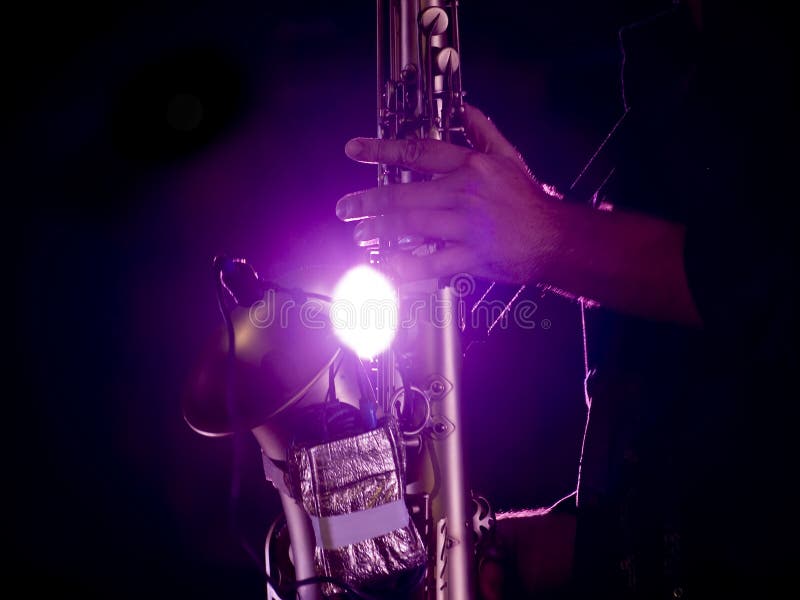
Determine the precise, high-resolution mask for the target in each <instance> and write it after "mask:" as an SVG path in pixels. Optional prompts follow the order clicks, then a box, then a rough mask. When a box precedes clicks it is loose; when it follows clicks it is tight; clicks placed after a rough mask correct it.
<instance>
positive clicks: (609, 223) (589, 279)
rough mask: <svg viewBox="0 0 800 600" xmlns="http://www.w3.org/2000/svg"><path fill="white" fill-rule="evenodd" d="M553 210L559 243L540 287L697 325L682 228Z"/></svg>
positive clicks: (618, 214) (627, 216)
mask: <svg viewBox="0 0 800 600" xmlns="http://www.w3.org/2000/svg"><path fill="white" fill-rule="evenodd" d="M557 210H558V212H559V217H558V218H559V220H561V221H562V224H561V226H560V227H559V232H560V233H559V236H560V238H559V240H558V242H557V243H556V244H555V245H554V250H553V252H552V253H551V256H550V257H549V259H548V260H547V261H545V262H546V266H545V267H543V269H542V272H541V278H542V282H543V283H545V284H549V285H552V286H554V287H556V288H559V289H562V290H566V291H567V292H569V293H571V294H574V295H576V296H583V297H586V298H591V299H592V300H595V301H597V302H599V303H600V304H602V305H604V306H607V307H608V308H611V309H613V310H617V311H619V312H623V313H626V314H631V315H635V316H640V317H644V318H648V319H654V320H661V321H670V322H676V323H682V324H686V325H694V326H699V325H701V324H702V321H701V318H700V315H699V313H698V311H697V308H696V306H695V304H694V301H693V299H692V295H691V292H690V290H689V285H688V282H687V278H686V273H685V269H684V260H683V246H684V238H685V233H686V231H685V227H684V226H683V225H680V224H676V223H671V222H669V221H664V220H661V219H657V218H653V217H649V216H646V215H641V214H636V213H626V212H622V211H597V210H591V209H589V208H587V207H584V206H576V205H570V204H560V205H559V208H558V209H557Z"/></svg>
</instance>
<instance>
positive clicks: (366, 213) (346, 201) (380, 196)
mask: <svg viewBox="0 0 800 600" xmlns="http://www.w3.org/2000/svg"><path fill="white" fill-rule="evenodd" d="M444 181H445V179H437V180H434V181H421V182H416V183H404V184H401V185H385V186H382V187H378V188H372V189H369V190H364V191H361V192H355V193H353V194H347V195H346V196H344V197H342V198H340V199H339V201H338V202H337V203H336V216H337V217H339V218H340V219H341V220H342V221H357V220H360V219H365V218H367V217H377V216H380V215H384V214H389V213H394V212H397V211H400V210H407V209H413V208H454V207H455V206H457V205H458V204H459V202H460V199H459V197H458V196H457V193H456V192H455V191H453V190H452V189H448V188H447V187H446V186H445V185H443V184H442V183H441V182H444Z"/></svg>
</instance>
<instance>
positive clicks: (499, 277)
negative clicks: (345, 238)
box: [336, 106, 701, 326]
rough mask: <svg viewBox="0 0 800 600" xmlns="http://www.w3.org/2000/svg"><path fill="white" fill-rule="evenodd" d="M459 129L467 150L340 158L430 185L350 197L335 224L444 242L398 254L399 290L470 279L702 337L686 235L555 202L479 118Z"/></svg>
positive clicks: (401, 145)
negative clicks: (435, 280) (523, 287)
mask: <svg viewBox="0 0 800 600" xmlns="http://www.w3.org/2000/svg"><path fill="white" fill-rule="evenodd" d="M464 125H465V131H466V133H467V137H468V139H469V140H470V142H471V144H472V148H466V147H463V146H457V145H454V144H448V143H445V142H440V141H437V140H430V139H426V140H378V139H371V138H354V139H352V140H350V141H349V142H348V143H347V145H346V146H345V152H346V154H347V155H348V156H349V157H350V158H352V159H353V160H356V161H358V162H362V163H370V164H376V163H383V164H389V165H396V166H400V167H403V168H407V169H411V170H413V171H416V172H419V173H422V174H425V175H431V176H433V178H432V179H431V180H430V181H423V182H415V183H408V184H403V185H390V186H383V187H379V188H372V189H368V190H364V191H360V192H355V193H352V194H348V195H346V196H344V197H343V198H341V199H340V200H339V202H338V203H337V205H336V214H337V216H338V217H339V218H340V219H342V220H344V221H359V223H358V225H357V226H356V229H355V232H354V237H355V240H356V242H357V243H360V244H362V245H365V244H368V243H370V242H371V241H373V240H375V239H376V238H379V237H382V236H391V237H401V236H406V235H416V236H421V237H424V238H434V239H439V240H443V241H444V247H443V248H441V249H440V250H438V251H437V252H434V253H432V254H429V255H426V256H415V255H412V254H411V253H406V252H396V253H394V254H393V255H392V256H391V258H390V260H389V264H390V268H391V270H392V271H393V274H394V275H395V276H396V277H397V278H398V279H399V280H414V279H424V278H432V277H444V276H449V275H453V274H455V273H471V274H473V275H475V276H478V277H485V278H487V279H492V280H495V281H500V282H505V283H515V284H523V283H524V284H532V283H533V284H542V285H547V286H552V287H554V288H556V289H559V290H563V291H565V292H567V293H568V294H570V295H574V296H576V297H578V296H579V297H585V298H590V299H592V300H594V301H596V302H599V303H600V304H602V305H604V306H607V307H608V308H611V309H613V310H616V311H619V312H623V313H627V314H631V315H635V316H639V317H644V318H648V319H653V320H660V321H669V322H675V323H680V324H685V325H693V326H700V325H701V318H700V316H699V314H698V312H697V308H696V306H695V304H694V301H693V299H692V296H691V293H690V290H689V286H688V282H687V278H686V273H685V269H684V261H683V247H684V239H685V227H684V226H683V225H681V224H678V223H673V222H669V221H665V220H662V219H658V218H653V217H649V216H647V215H643V214H638V213H632V212H624V211H619V210H614V211H598V210H595V209H592V208H591V207H589V206H584V205H577V204H574V203H568V202H564V201H562V200H559V199H558V197H557V196H558V195H557V194H554V193H553V191H552V190H548V189H547V188H546V187H545V186H543V185H542V184H541V183H539V182H538V181H537V180H536V178H535V177H533V176H532V174H531V173H530V170H529V169H528V167H527V166H526V165H525V162H524V161H523V160H522V158H521V157H520V155H519V153H518V152H517V151H516V149H515V148H514V147H513V146H512V145H511V143H509V142H508V140H506V139H505V138H504V137H503V135H502V134H501V133H500V131H499V130H498V129H497V128H496V127H495V126H494V124H493V123H492V122H491V121H490V120H489V119H488V118H487V117H486V116H485V115H484V114H483V113H482V112H481V111H480V110H478V109H477V108H475V107H472V106H466V107H465V110H464Z"/></svg>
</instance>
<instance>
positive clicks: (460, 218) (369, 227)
mask: <svg viewBox="0 0 800 600" xmlns="http://www.w3.org/2000/svg"><path fill="white" fill-rule="evenodd" d="M415 235H416V236H422V237H423V238H435V239H438V240H446V241H458V240H465V239H467V236H468V235H469V223H468V222H467V218H466V216H465V215H464V214H463V213H461V212H459V211H455V210H430V209H413V210H409V211H406V212H402V213H396V214H393V215H388V216H385V217H377V218H374V219H365V220H363V221H361V222H360V223H359V224H358V226H356V229H355V232H354V233H353V237H354V238H355V240H356V242H357V243H359V244H362V245H365V244H368V243H370V242H372V241H373V240H376V239H378V238H393V239H396V238H400V237H405V236H415Z"/></svg>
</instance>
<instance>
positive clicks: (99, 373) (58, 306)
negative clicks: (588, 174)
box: [0, 0, 668, 598]
mask: <svg viewBox="0 0 800 600" xmlns="http://www.w3.org/2000/svg"><path fill="white" fill-rule="evenodd" d="M667 5H668V2H664V1H660V2H659V1H655V0H640V1H639V2H634V1H633V0H626V1H613V2H607V3H598V2H589V1H587V0H565V1H563V2H557V3H556V2H548V3H535V2H521V1H511V2H503V3H498V2H478V1H477V0H465V1H464V2H463V5H462V10H461V16H460V20H461V27H462V65H463V80H464V85H465V88H466V89H467V90H468V100H469V101H470V102H472V103H473V104H475V105H477V106H479V107H481V108H482V109H483V110H484V111H485V112H486V113H487V114H489V115H490V116H491V117H492V118H493V119H494V120H495V122H496V123H497V124H498V126H499V127H500V129H501V130H502V131H504V132H505V133H506V134H507V136H508V137H509V139H510V140H511V141H512V142H513V143H514V144H516V145H517V146H518V147H519V148H520V150H521V151H522V153H523V155H524V156H525V157H526V158H527V160H528V162H529V164H530V166H531V167H532V169H533V171H534V172H535V173H537V175H538V176H539V177H540V179H542V180H545V181H549V182H553V183H555V184H560V185H562V186H563V185H564V184H565V183H568V182H569V181H570V180H571V179H572V177H574V175H575V174H576V172H577V171H578V169H579V167H580V165H581V164H582V163H583V162H584V161H585V160H586V159H587V158H588V157H589V156H590V155H591V152H592V150H593V148H594V147H595V145H596V144H597V143H598V142H599V141H600V140H601V139H602V137H603V134H604V133H605V131H606V130H607V129H608V127H609V126H610V125H611V124H613V122H614V121H615V120H616V118H617V116H618V115H619V114H620V111H621V102H620V98H619V68H620V57H619V52H618V48H617V37H616V32H617V29H618V27H619V26H620V25H622V24H624V23H626V22H629V21H631V20H633V19H635V18H637V17H639V16H642V15H645V14H649V13H651V12H653V11H654V10H656V9H659V8H662V7H665V6H667ZM4 21H5V28H4V29H5V31H4V37H3V39H2V44H3V48H2V57H3V58H2V73H0V77H2V81H3V90H4V92H3V94H2V102H3V108H2V135H3V155H2V157H3V161H2V164H3V171H4V175H3V193H2V197H3V203H2V206H3V212H4V218H3V222H4V225H5V227H4V229H5V235H4V236H3V237H4V245H6V246H7V248H6V257H7V258H6V269H5V273H6V286H5V295H6V296H7V297H8V298H9V300H10V303H9V306H8V308H7V311H6V315H7V320H8V322H9V325H10V330H11V336H10V342H9V343H8V344H7V353H6V354H7V356H10V357H11V361H10V363H9V362H8V361H6V364H9V365H10V368H9V372H8V374H7V377H6V387H5V394H4V407H5V409H6V410H5V417H6V428H5V429H6V431H7V432H8V434H9V435H6V436H5V438H4V439H5V442H6V444H5V445H6V449H5V451H4V452H5V456H6V457H7V458H8V459H9V460H7V461H4V462H5V463H6V464H7V465H8V468H7V469H5V470H4V485H3V490H4V491H3V494H4V496H5V497H6V499H7V500H8V501H9V507H8V508H7V509H6V510H5V511H4V512H5V516H6V521H7V523H8V526H7V527H8V529H9V531H10V534H11V535H10V536H8V535H6V536H4V541H5V546H6V551H7V552H8V553H9V554H10V555H11V556H12V558H11V561H10V565H9V566H10V567H11V568H10V572H11V573H12V577H13V579H15V580H18V581H19V582H20V583H21V584H22V585H23V586H24V588H23V589H26V590H27V592H25V593H24V594H23V595H24V596H28V595H31V596H33V595H36V594H39V593H43V592H45V591H48V592H53V591H61V592H70V593H77V594H79V595H80V596H81V597H95V596H96V597H104V598H107V597H129V596H130V597H133V596H138V595H146V596H147V597H163V596H170V597H175V598H180V597H187V598H188V597H192V598H198V597H229V598H258V597H262V591H261V585H260V578H259V571H258V568H257V566H255V564H254V563H253V562H252V561H251V559H250V558H249V557H248V555H247V553H246V552H245V550H244V549H243V548H242V545H241V543H240V542H241V539H240V538H243V539H244V540H245V541H246V542H247V543H248V544H249V545H250V546H251V547H253V548H256V550H255V552H256V553H259V552H260V550H259V548H260V545H261V544H262V543H263V538H264V534H265V532H266V528H267V527H268V525H269V523H270V522H271V520H272V519H273V518H274V517H275V516H276V515H277V511H278V503H277V499H276V495H275V493H274V491H273V490H272V489H271V488H270V487H269V485H268V484H267V483H265V482H264V481H263V478H262V475H261V472H260V465H259V456H258V449H257V446H256V444H255V442H254V441H253V440H251V439H249V438H242V439H241V440H239V441H238V442H234V441H233V440H231V439H209V438H203V437H201V436H199V435H197V434H195V433H194V432H192V431H191V430H190V429H189V428H188V426H187V425H186V424H185V423H184V421H183V419H182V415H181V409H180V402H179V398H180V393H181V389H182V386H183V384H184V381H185V378H186V375H187V372H188V371H189V369H190V367H191V365H192V362H193V360H194V359H195V358H196V352H197V348H198V347H199V346H200V345H201V344H202V343H203V342H204V341H205V340H206V339H207V338H208V336H209V335H210V334H211V332H212V331H213V330H214V329H215V328H216V327H217V326H218V324H219V323H218V312H217V310H216V306H215V297H214V289H213V282H212V278H211V270H210V262H211V258H212V257H213V256H214V255H215V254H217V253H220V252H228V253H231V254H234V255H240V256H245V257H247V258H248V259H249V260H250V261H251V262H252V263H253V264H255V265H256V267H257V268H259V269H261V270H265V271H268V272H274V273H280V272H281V271H283V270H286V269H290V268H292V267H294V266H300V265H317V264H326V265H330V268H331V269H339V270H341V271H344V270H345V268H346V267H347V266H348V265H352V264H355V263H357V262H358V261H359V260H361V259H362V256H361V254H360V252H359V251H358V250H357V249H356V248H354V247H353V245H352V244H351V242H350V235H351V226H349V225H344V224H342V223H340V222H339V221H337V220H336V219H335V217H334V213H333V207H334V204H335V202H336V200H337V199H338V198H339V197H340V196H342V195H343V194H345V193H347V192H349V191H353V190H355V189H360V188H364V187H368V186H370V185H372V183H373V181H374V171H373V169H371V168H369V167H364V166H359V165H356V164H354V163H351V162H350V161H348V160H347V159H346V157H345V156H344V154H343V152H342V148H343V146H344V143H345V142H346V141H347V139H348V138H349V137H352V136H355V135H372V134H373V133H374V131H375V112H374V106H375V99H374V90H375V81H374V71H375V69H374V37H373V36H374V23H373V21H374V3H372V2H284V3H274V4H271V3H269V2H253V1H249V2H248V1H242V0H230V1H228V2H219V1H205V2H181V1H177V0H170V1H167V2H137V3H133V2H116V3H109V4H108V5H106V6H101V7H98V6H97V5H95V4H89V3H86V4H83V5H82V4H80V3H78V4H75V3H71V4H64V3H60V4H54V5H52V6H50V5H47V4H35V5H31V6H28V7H25V6H20V5H18V6H17V7H16V8H14V9H12V10H11V12H8V13H7V14H6V16H5V18H4ZM198 105H199V106H200V107H202V115H201V118H199V120H198V118H197V115H198V113H197V107H198ZM529 297H531V298H534V299H536V300H537V302H538V303H539V308H538V311H537V313H536V314H537V319H540V320H539V321H538V323H539V325H540V326H539V327H537V328H535V329H533V330H530V331H519V330H507V331H500V332H497V333H496V334H493V336H492V337H491V338H490V340H489V341H488V342H487V343H486V344H484V345H482V346H480V347H477V348H473V351H472V352H471V353H470V355H469V356H468V358H467V367H468V368H467V369H466V370H465V373H466V383H467V398H466V419H467V423H466V426H467V428H468V434H469V442H468V449H467V451H468V456H467V458H468V470H469V473H470V478H471V481H472V483H473V487H474V488H476V489H477V490H479V491H481V492H483V493H484V494H485V495H487V496H488V497H489V498H490V499H491V500H492V501H493V503H494V504H495V506H496V508H498V509H509V508H520V507H523V506H533V505H540V504H549V503H550V502H552V501H554V500H555V499H557V498H559V497H561V496H562V495H564V494H566V493H568V492H569V491H571V489H573V486H574V480H575V469H576V461H577V453H578V448H579V444H580V434H581V432H582V427H583V397H582V388H581V377H582V368H583V366H582V358H581V349H580V337H579V329H578V312H577V309H576V307H575V306H572V305H569V304H568V303H566V302H565V301H563V300H559V299H557V298H553V297H543V298H539V296H538V295H536V294H534V293H531V295H530V296H529ZM544 320H547V321H548V322H549V328H545V327H542V326H541V323H542V322H543V321H544ZM7 339H8V338H7ZM234 443H238V444H239V445H240V446H241V448H242V449H243V450H244V453H243V457H244V459H243V461H241V463H240V464H235V462H234V460H233V456H234V453H233V448H234ZM234 473H238V474H239V476H240V477H241V482H242V488H241V494H240V500H239V502H238V503H237V510H236V512H237V517H238V519H237V520H238V523H239V526H238V532H237V528H235V527H233V525H232V522H231V519H230V511H229V504H230V503H229V496H230V490H231V478H232V476H233V474H234Z"/></svg>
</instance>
